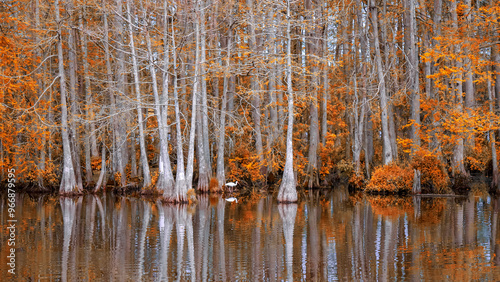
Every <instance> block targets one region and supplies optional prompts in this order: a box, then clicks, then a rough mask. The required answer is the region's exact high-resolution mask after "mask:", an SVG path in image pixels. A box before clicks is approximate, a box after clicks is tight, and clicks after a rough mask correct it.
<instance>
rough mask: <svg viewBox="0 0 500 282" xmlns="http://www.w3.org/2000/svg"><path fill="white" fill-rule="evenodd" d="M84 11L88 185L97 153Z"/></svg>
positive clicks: (86, 164)
mask: <svg viewBox="0 0 500 282" xmlns="http://www.w3.org/2000/svg"><path fill="white" fill-rule="evenodd" d="M83 13H84V11H82V14H81V15H80V19H79V21H80V23H79V26H80V32H81V35H80V37H81V41H82V44H81V45H82V46H81V48H82V53H83V78H84V80H85V87H84V90H85V102H86V108H85V115H86V119H87V122H86V124H85V130H86V131H87V134H86V136H85V178H86V182H87V185H90V184H91V183H92V182H93V179H92V176H93V175H92V160H91V153H92V156H93V157H96V156H98V155H99V153H98V152H97V141H96V138H95V124H94V123H93V122H92V94H91V92H92V91H91V90H92V89H91V85H90V74H89V64H88V51H87V49H88V47H87V36H86V34H85V30H84V25H83V17H84V16H85V15H84V14H83Z"/></svg>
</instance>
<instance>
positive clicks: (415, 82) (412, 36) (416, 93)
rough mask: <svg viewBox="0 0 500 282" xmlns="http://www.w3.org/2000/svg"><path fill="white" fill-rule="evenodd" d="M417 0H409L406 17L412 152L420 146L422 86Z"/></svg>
mask: <svg viewBox="0 0 500 282" xmlns="http://www.w3.org/2000/svg"><path fill="white" fill-rule="evenodd" d="M416 1H417V0H407V3H406V6H407V7H406V8H407V12H406V17H407V23H408V27H407V28H408V33H407V34H408V41H409V42H408V43H409V44H408V47H407V52H408V53H407V54H406V58H407V63H408V72H407V75H408V82H409V83H408V88H409V90H410V98H411V119H412V120H413V123H412V126H411V136H412V140H413V145H414V146H416V147H412V152H414V151H415V149H416V148H417V147H419V146H420V133H419V132H420V130H419V128H420V124H421V122H420V86H419V78H418V73H419V68H418V46H417V39H416V36H417V32H418V30H417V18H416V14H415V5H416V3H415V2H416Z"/></svg>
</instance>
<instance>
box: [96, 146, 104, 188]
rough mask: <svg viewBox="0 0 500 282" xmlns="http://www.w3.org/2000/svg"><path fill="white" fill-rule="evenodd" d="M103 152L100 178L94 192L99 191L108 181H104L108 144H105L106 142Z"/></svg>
mask: <svg viewBox="0 0 500 282" xmlns="http://www.w3.org/2000/svg"><path fill="white" fill-rule="evenodd" d="M101 150H102V153H101V173H100V174H99V179H98V180H97V183H96V185H95V188H94V192H97V191H99V189H101V188H105V187H106V183H104V178H105V175H106V146H104V143H103V144H102V149H101Z"/></svg>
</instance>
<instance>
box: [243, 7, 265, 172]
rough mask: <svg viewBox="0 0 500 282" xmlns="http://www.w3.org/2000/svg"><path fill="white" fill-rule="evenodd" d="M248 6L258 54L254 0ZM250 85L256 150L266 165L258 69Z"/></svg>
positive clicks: (250, 27) (253, 50)
mask: <svg viewBox="0 0 500 282" xmlns="http://www.w3.org/2000/svg"><path fill="white" fill-rule="evenodd" d="M247 6H248V7H249V9H250V11H249V15H250V24H249V33H250V40H249V42H250V44H249V45H250V46H249V47H250V50H251V51H252V52H254V53H255V54H258V52H259V50H258V46H257V37H256V34H255V25H256V24H257V23H256V22H255V18H254V1H253V0H247ZM250 80H251V82H250V87H251V91H252V119H253V123H254V134H255V150H256V153H257V156H258V158H259V162H260V165H261V167H262V166H263V165H264V147H263V145H262V129H261V109H260V104H261V101H260V90H261V89H260V85H259V74H258V73H257V71H256V70H254V71H252V76H251V78H250Z"/></svg>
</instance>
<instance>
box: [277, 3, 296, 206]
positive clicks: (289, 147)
mask: <svg viewBox="0 0 500 282" xmlns="http://www.w3.org/2000/svg"><path fill="white" fill-rule="evenodd" d="M286 7H287V9H286V16H287V19H286V20H287V26H286V32H287V33H286V35H287V54H286V58H287V63H286V76H287V92H288V128H287V132H286V160H285V168H284V171H283V179H282V180H281V185H280V188H279V192H278V202H284V203H293V202H297V189H296V180H295V175H294V171H293V115H294V112H293V107H294V104H293V88H292V51H291V44H292V35H291V30H290V21H291V17H290V0H287V2H286Z"/></svg>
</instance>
